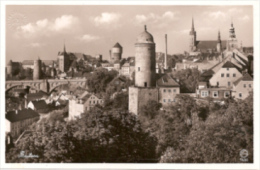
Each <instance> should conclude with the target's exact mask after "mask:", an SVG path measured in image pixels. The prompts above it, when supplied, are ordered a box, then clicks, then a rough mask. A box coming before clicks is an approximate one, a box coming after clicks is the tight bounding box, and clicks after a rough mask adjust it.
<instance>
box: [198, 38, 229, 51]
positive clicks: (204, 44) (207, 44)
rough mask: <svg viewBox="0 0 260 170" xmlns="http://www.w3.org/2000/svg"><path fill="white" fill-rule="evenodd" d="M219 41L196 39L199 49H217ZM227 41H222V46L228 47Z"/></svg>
mask: <svg viewBox="0 0 260 170" xmlns="http://www.w3.org/2000/svg"><path fill="white" fill-rule="evenodd" d="M217 43H218V41H217V40H216V41H196V46H197V48H198V49H201V50H207V49H216V48H217ZM226 43H227V41H221V45H222V48H226Z"/></svg>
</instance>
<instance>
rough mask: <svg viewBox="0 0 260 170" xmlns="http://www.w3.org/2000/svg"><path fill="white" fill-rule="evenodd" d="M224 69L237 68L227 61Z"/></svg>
mask: <svg viewBox="0 0 260 170" xmlns="http://www.w3.org/2000/svg"><path fill="white" fill-rule="evenodd" d="M222 68H236V66H235V65H234V64H233V63H231V62H230V61H227V62H226V63H225V64H224V65H223V66H222Z"/></svg>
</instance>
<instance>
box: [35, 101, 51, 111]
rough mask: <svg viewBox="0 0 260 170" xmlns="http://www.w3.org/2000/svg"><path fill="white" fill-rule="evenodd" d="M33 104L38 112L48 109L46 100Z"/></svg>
mask: <svg viewBox="0 0 260 170" xmlns="http://www.w3.org/2000/svg"><path fill="white" fill-rule="evenodd" d="M32 103H33V105H34V107H35V108H36V109H37V110H38V109H46V108H47V107H48V105H47V104H46V102H45V100H39V101H32Z"/></svg>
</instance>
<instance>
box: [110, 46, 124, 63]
mask: <svg viewBox="0 0 260 170" xmlns="http://www.w3.org/2000/svg"><path fill="white" fill-rule="evenodd" d="M122 53H123V47H122V46H121V45H120V44H119V43H116V44H115V45H114V47H113V48H112V56H111V57H112V58H111V62H112V63H114V62H115V61H118V60H121V58H122Z"/></svg>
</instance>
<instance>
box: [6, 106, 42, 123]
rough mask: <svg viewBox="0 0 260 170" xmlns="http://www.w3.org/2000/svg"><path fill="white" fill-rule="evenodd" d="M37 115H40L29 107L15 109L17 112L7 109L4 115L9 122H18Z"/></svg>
mask: <svg viewBox="0 0 260 170" xmlns="http://www.w3.org/2000/svg"><path fill="white" fill-rule="evenodd" d="M39 116H40V115H39V114H38V113H37V112H36V111H34V110H32V109H30V108H29V109H22V110H17V113H16V111H9V112H7V114H6V115H5V118H6V119H7V120H9V121H10V122H18V121H22V120H25V119H30V118H35V117H39Z"/></svg>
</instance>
